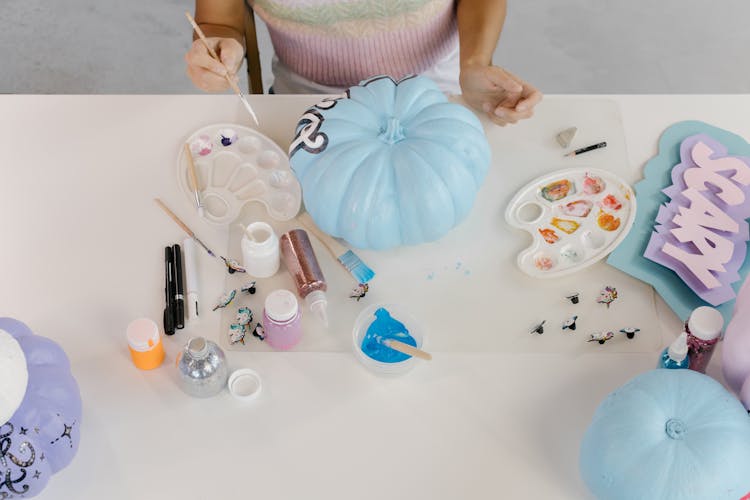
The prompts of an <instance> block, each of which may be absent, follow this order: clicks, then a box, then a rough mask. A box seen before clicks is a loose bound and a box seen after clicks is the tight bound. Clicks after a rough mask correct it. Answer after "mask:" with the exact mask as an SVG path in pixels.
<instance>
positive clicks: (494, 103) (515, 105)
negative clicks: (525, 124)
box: [459, 63, 542, 126]
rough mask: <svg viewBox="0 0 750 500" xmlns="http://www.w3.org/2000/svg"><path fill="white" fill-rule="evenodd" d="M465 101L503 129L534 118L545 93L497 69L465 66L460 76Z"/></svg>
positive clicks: (493, 67) (471, 65) (482, 66)
mask: <svg viewBox="0 0 750 500" xmlns="http://www.w3.org/2000/svg"><path fill="white" fill-rule="evenodd" d="M459 82H460V84H461V91H462V93H463V98H464V100H465V101H466V102H467V103H468V104H469V105H470V106H472V107H473V108H475V109H477V110H478V111H482V112H484V113H485V115H487V117H488V118H489V119H490V120H492V121H493V122H495V123H497V124H498V125H500V126H505V125H507V124H508V123H516V122H518V120H522V119H524V118H531V116H532V115H533V114H534V106H536V105H537V104H538V103H539V101H541V100H542V93H541V92H539V91H538V90H537V89H536V88H535V87H533V86H532V85H530V84H528V83H526V82H525V81H523V80H521V79H520V78H518V77H517V76H515V75H513V74H512V73H510V72H508V71H505V70H504V69H502V68H500V67H497V66H490V65H484V64H478V63H475V64H464V65H462V66H461V74H460V76H459Z"/></svg>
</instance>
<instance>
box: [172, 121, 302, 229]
mask: <svg viewBox="0 0 750 500" xmlns="http://www.w3.org/2000/svg"><path fill="white" fill-rule="evenodd" d="M185 142H186V143H187V144H188V146H189V147H190V151H191V153H192V155H193V161H194V163H195V168H196V174H197V176H198V184H199V190H200V194H201V198H202V200H203V205H204V213H205V218H206V220H208V221H209V222H213V223H216V224H229V223H231V222H233V221H234V220H235V219H236V218H237V217H238V216H239V214H240V211H241V209H242V207H243V206H244V205H245V204H246V203H249V202H253V201H257V202H260V203H261V204H263V205H264V206H265V207H266V210H267V211H268V215H269V216H271V217H272V218H274V219H276V220H279V221H286V220H290V219H292V218H293V217H294V216H296V215H297V212H299V208H300V204H301V202H302V190H301V189H300V185H299V182H297V178H296V177H295V176H294V173H293V172H292V170H291V168H290V167H289V157H288V156H287V154H286V153H285V152H284V151H283V150H282V149H281V148H280V147H279V146H278V145H277V144H276V143H275V142H273V141H272V140H271V139H270V138H268V137H267V136H265V135H263V134H262V133H260V132H258V131H257V130H253V129H251V128H248V127H244V126H242V125H237V124H216V125H208V126H206V127H203V128H201V129H200V130H197V131H195V132H194V133H192V134H191V135H190V136H189V137H188V138H187V139H186V141H185ZM177 177H178V182H179V185H180V189H182V191H183V192H184V193H185V195H186V196H187V197H188V200H189V202H190V203H191V204H193V205H194V204H195V198H194V194H193V190H192V189H191V188H190V181H189V173H188V158H187V157H186V153H185V150H184V148H180V155H179V158H178V160H177Z"/></svg>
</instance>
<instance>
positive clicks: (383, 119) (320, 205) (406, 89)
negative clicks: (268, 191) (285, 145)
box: [289, 76, 490, 249]
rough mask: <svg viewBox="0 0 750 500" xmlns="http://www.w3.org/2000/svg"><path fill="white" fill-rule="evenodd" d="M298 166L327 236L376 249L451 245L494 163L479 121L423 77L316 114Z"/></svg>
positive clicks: (331, 102) (331, 103)
mask: <svg viewBox="0 0 750 500" xmlns="http://www.w3.org/2000/svg"><path fill="white" fill-rule="evenodd" d="M289 156H290V162H291V166H292V170H293V171H294V173H295V174H296V175H297V178H298V179H299V181H300V184H301V185H302V195H303V199H304V202H305V207H306V209H307V211H308V213H309V214H310V216H311V217H312V218H313V219H314V220H315V222H316V224H317V225H318V226H319V227H320V229H322V230H323V231H325V232H327V233H329V234H331V235H333V236H336V237H340V238H343V239H345V240H346V241H347V242H349V244H351V245H352V246H354V247H358V248H374V249H385V248H391V247H395V246H399V245H414V244H418V243H423V242H427V241H434V240H437V239H438V238H440V237H442V236H443V235H444V234H445V233H447V232H448V231H449V230H450V229H451V228H453V227H454V226H455V225H456V224H458V223H459V222H461V221H462V220H463V219H464V218H465V217H466V216H467V215H468V213H469V211H470V210H471V207H472V205H473V204H474V198H475V197H476V193H477V191H478V189H479V187H480V186H481V184H482V181H483V180H484V177H485V174H486V173H487V169H488V167H489V163H490V149H489V145H488V144H487V138H486V137H485V134H484V130H483V128H482V125H481V123H480V122H479V120H478V119H477V117H476V116H475V115H474V113H472V112H471V111H469V110H468V109H466V108H465V107H463V106H461V105H459V104H454V103H450V102H448V100H447V98H446V97H445V95H444V94H443V93H442V92H441V91H440V89H438V87H437V85H435V83H434V82H432V81H431V80H430V79H428V78H426V77H422V76H412V77H407V78H405V79H403V80H401V81H399V82H394V81H393V80H392V79H391V78H390V77H386V76H381V77H376V78H372V79H370V80H366V81H364V82H362V83H361V84H360V85H358V86H354V87H352V88H350V89H349V90H347V91H346V93H345V94H344V95H343V96H341V97H337V98H328V99H325V100H324V101H322V102H321V103H319V104H317V105H316V106H314V107H312V108H310V109H308V110H307V112H305V114H304V115H303V116H302V118H301V119H300V121H299V123H298V124H297V129H296V136H295V139H294V141H293V142H292V144H291V146H290V147H289Z"/></svg>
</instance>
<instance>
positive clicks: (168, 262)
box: [164, 247, 175, 335]
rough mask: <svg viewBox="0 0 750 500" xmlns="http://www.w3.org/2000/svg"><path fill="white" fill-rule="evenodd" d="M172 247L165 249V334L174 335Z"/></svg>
mask: <svg viewBox="0 0 750 500" xmlns="http://www.w3.org/2000/svg"><path fill="white" fill-rule="evenodd" d="M173 261H174V257H173V255H172V247H165V248H164V301H165V302H166V306H165V307H164V333H165V334H167V335H174V296H175V292H174V281H173V279H172V263H173Z"/></svg>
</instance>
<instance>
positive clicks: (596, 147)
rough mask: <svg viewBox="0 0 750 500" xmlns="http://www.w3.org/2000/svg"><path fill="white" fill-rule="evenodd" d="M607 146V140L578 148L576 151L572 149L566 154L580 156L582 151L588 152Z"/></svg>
mask: <svg viewBox="0 0 750 500" xmlns="http://www.w3.org/2000/svg"><path fill="white" fill-rule="evenodd" d="M606 147H607V143H606V142H600V143H599V144H592V145H591V146H586V147H585V148H581V149H576V150H575V151H571V152H570V153H568V154H566V155H565V156H578V155H579V154H581V153H588V152H589V151H593V150H595V149H601V148H606Z"/></svg>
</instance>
